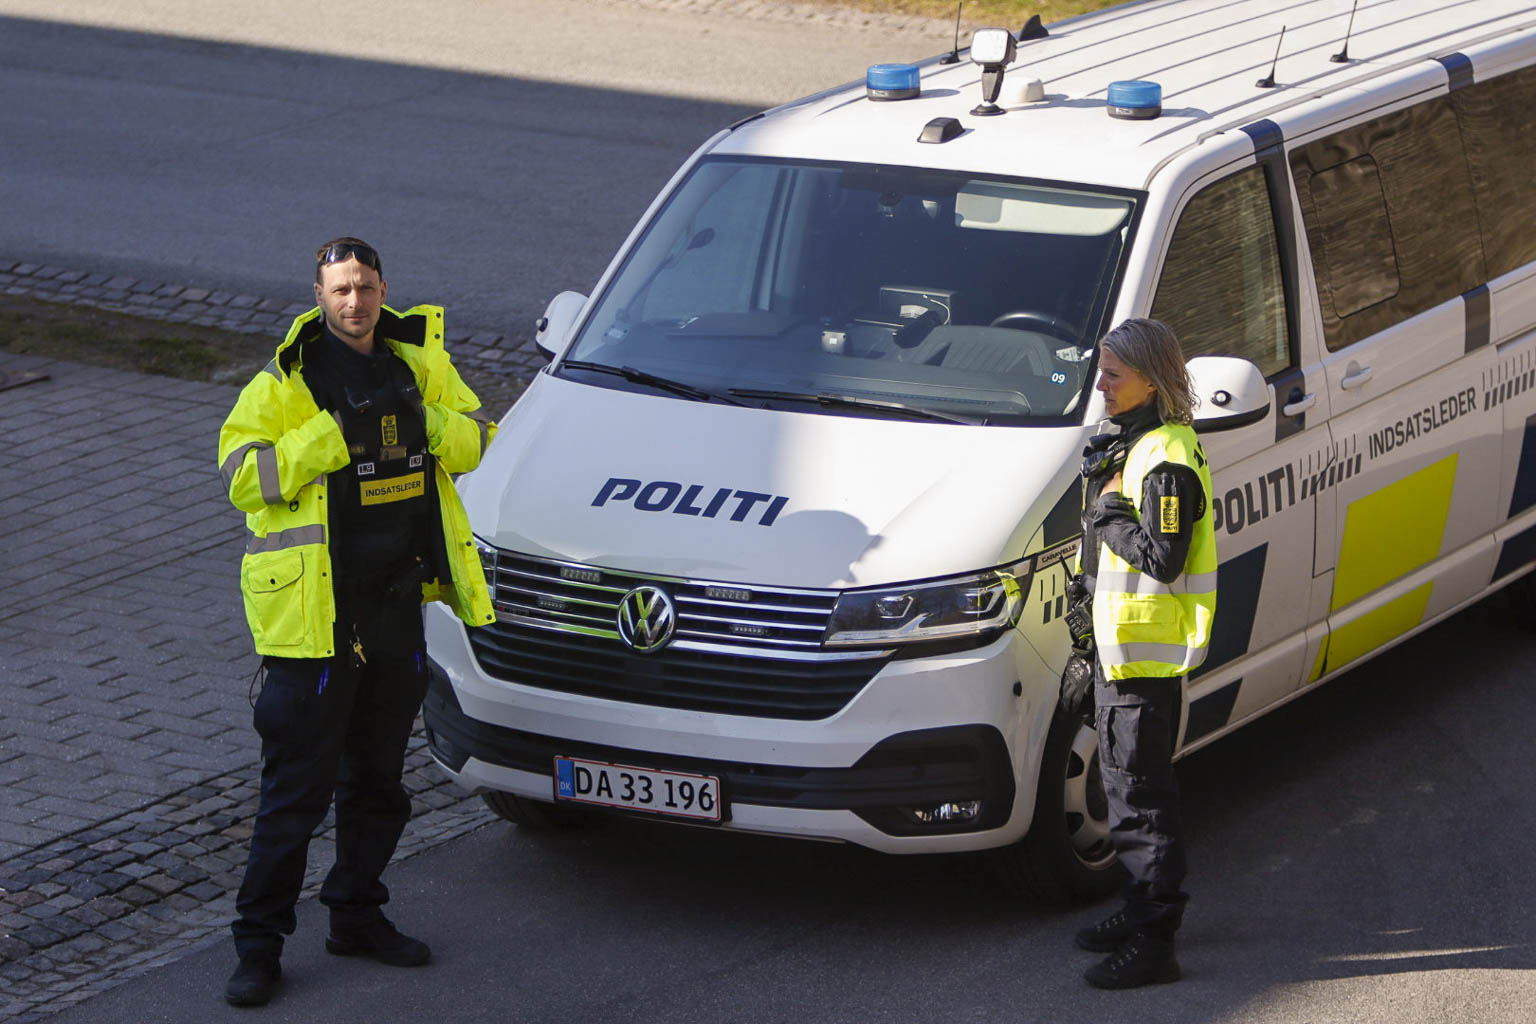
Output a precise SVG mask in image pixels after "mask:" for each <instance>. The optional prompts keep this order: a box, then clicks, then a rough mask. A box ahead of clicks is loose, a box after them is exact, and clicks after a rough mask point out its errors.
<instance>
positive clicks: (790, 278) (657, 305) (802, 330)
mask: <svg viewBox="0 0 1536 1024" xmlns="http://www.w3.org/2000/svg"><path fill="white" fill-rule="evenodd" d="M1135 209H1136V198H1135V196H1134V195H1132V194H1129V193H1114V192H1110V191H1106V190H1089V189H1086V188H1072V187H1062V186H1059V185H1054V184H1052V185H1046V184H1037V183H1031V182H1026V181H1019V180H1008V179H990V178H978V177H976V176H975V175H969V174H963V173H956V172H949V171H932V170H923V169H916V168H908V167H887V166H875V165H861V164H846V165H837V164H822V163H817V164H811V163H788V162H784V161H768V160H753V159H741V158H716V159H707V160H704V161H701V162H700V163H699V164H698V165H697V166H696V167H695V168H694V169H693V171H692V172H691V173H690V175H689V176H688V178H687V179H686V181H685V182H684V183H683V184H682V185H681V186H680V187H679V188H678V189H677V190H676V191H675V192H674V193H673V194H672V196H671V197H670V198H669V199H668V201H667V203H666V205H665V207H664V208H663V209H662V210H661V212H660V213H659V214H658V215H657V216H656V217H655V218H654V219H653V220H652V222H651V223H650V225H649V226H648V228H647V229H646V231H645V234H644V235H643V237H642V238H641V239H640V240H639V242H638V244H637V245H636V246H635V247H634V249H633V250H631V252H630V254H629V256H628V258H627V259H626V260H625V262H624V264H623V266H622V267H621V268H620V269H619V272H618V273H617V274H616V275H615V277H614V278H613V280H612V282H611V284H610V285H609V287H608V288H607V290H606V291H605V292H604V293H603V294H602V296H601V297H600V299H599V301H598V303H597V305H596V307H595V308H594V310H593V313H592V315H591V316H590V317H589V318H588V320H587V321H586V324H585V325H584V326H583V328H582V330H581V333H580V335H579V336H578V337H577V338H576V340H575V342H574V344H573V345H572V346H571V348H570V349H569V350H568V352H567V355H566V357H565V359H564V361H563V362H562V363H561V365H560V367H559V368H558V370H557V372H558V373H560V374H561V375H562V376H567V375H568V376H572V377H576V378H579V379H582V380H584V381H589V382H590V383H593V384H598V385H602V386H609V387H620V388H632V389H639V390H652V389H659V390H661V391H663V392H665V393H668V394H673V395H677V396H679V397H686V398H693V399H699V400H706V401H707V400H718V401H727V402H733V403H738V404H744V405H762V406H769V407H774V408H796V409H805V410H808V411H812V412H821V413H827V414H831V415H852V416H861V415H876V416H887V415H889V416H906V417H913V418H923V419H934V420H945V421H954V422H960V423H988V424H1019V425H1023V424H1041V423H1042V422H1043V421H1056V422H1061V421H1062V420H1063V419H1071V420H1073V421H1075V420H1076V419H1077V418H1078V416H1077V412H1076V410H1077V408H1078V406H1079V404H1080V402H1081V399H1082V396H1083V395H1084V394H1085V392H1086V387H1087V384H1088V379H1087V377H1088V373H1089V367H1090V365H1091V356H1092V346H1093V343H1094V341H1095V339H1096V338H1097V336H1098V334H1099V333H1100V331H1101V329H1102V326H1103V325H1102V320H1103V318H1104V316H1105V311H1106V308H1107V307H1108V304H1109V301H1110V298H1111V295H1112V292H1113V289H1114V286H1115V283H1116V281H1117V279H1118V275H1119V273H1120V269H1121V261H1122V257H1123V255H1124V253H1125V251H1126V247H1127V244H1128V242H1129V233H1130V228H1131V224H1132V221H1133V215H1134V213H1135Z"/></svg>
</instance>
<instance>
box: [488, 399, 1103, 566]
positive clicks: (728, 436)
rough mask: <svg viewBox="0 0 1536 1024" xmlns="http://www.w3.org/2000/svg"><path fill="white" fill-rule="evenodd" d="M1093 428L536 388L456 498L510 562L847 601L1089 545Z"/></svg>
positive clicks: (513, 413)
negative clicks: (1085, 497)
mask: <svg viewBox="0 0 1536 1024" xmlns="http://www.w3.org/2000/svg"><path fill="white" fill-rule="evenodd" d="M1083 435H1084V430H1083V428H1081V427H970V426H959V425H953V424H947V423H931V422H922V421H916V422H913V421H905V420H893V419H874V418H867V417H853V416H841V415H824V414H818V413H809V412H785V411H780V410H769V409H752V408H744V407H736V406H727V405H720V404H712V403H703V402H694V401H688V400H684V399H674V398H670V397H661V396H656V395H644V394H636V393H632V392H627V391H619V390H614V389H610V388H603V387H596V386H593V385H589V384H582V383H577V382H575V381H569V380H563V379H561V378H558V377H554V376H551V375H549V374H543V373H541V374H539V375H537V376H536V377H535V379H534V381H533V383H532V384H531V385H530V387H529V389H528V391H527V392H526V393H525V394H524V396H523V398H522V399H521V400H520V401H519V402H518V403H517V405H516V406H514V407H513V409H512V411H511V412H509V413H508V414H507V416H506V418H505V419H504V420H503V421H502V423H501V429H500V432H499V433H498V435H497V437H496V440H495V441H494V442H493V443H492V445H491V446H490V448H489V449H488V450H487V452H486V454H485V458H484V459H483V460H482V462H481V465H480V468H479V469H477V470H475V471H474V472H473V473H470V474H468V475H466V476H465V477H463V478H462V479H461V480H460V482H459V491H460V494H461V496H462V497H463V499H464V505H465V508H466V510H467V511H468V513H469V518H470V523H471V525H472V526H473V528H474V531H475V533H476V535H477V536H479V537H481V538H483V539H484V540H487V541H489V542H490V543H492V544H494V545H495V546H497V547H499V548H503V549H506V550H510V551H517V552H522V553H524V554H529V555H537V556H542V557H545V558H553V559H557V560H561V561H569V562H580V563H584V564H590V565H598V566H604V567H607V568H612V569H623V570H630V571H634V572H640V573H647V574H656V575H663V576H674V577H686V578H691V579H701V580H714V581H720V582H733V583H742V584H750V585H757V586H781V587H804V588H808V589H843V588H848V587H862V586H876V585H883V584H888V583H896V582H902V581H906V580H915V579H926V578H929V577H934V576H946V575H950V574H953V573H961V572H968V571H971V570H974V569H981V568H986V567H989V566H993V565H999V564H1002V563H1004V562H1007V561H1011V560H1013V559H1015V558H1017V557H1019V556H1021V555H1023V554H1026V553H1028V552H1031V551H1034V550H1037V549H1039V548H1041V547H1044V546H1046V545H1048V544H1054V543H1056V542H1057V541H1060V540H1064V539H1067V538H1069V537H1071V536H1073V535H1075V534H1076V533H1077V532H1078V521H1077V513H1078V507H1079V506H1078V503H1079V500H1080V499H1079V496H1078V495H1079V489H1078V459H1079V454H1078V453H1079V451H1080V449H1081V446H1082V443H1083V441H1082V439H1083Z"/></svg>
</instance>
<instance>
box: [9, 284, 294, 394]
mask: <svg viewBox="0 0 1536 1024" xmlns="http://www.w3.org/2000/svg"><path fill="white" fill-rule="evenodd" d="M280 333H281V330H280V329H279V328H274V329H273V331H272V332H271V333H270V334H241V333H240V332H238V331H225V330H220V329H218V328H215V327H199V326H197V325H194V324H173V323H165V322H163V321H159V320H147V319H144V318H142V317H136V316H129V315H127V314H125V313H112V312H108V311H107V310H101V309H92V308H90V307H88V306H67V305H60V304H57V303H52V302H43V301H40V300H38V299H30V298H26V297H23V296H12V295H5V296H0V351H4V352H14V353H17V354H19V355H31V356H41V357H43V358H45V359H59V360H63V361H65V362H71V363H89V364H91V365H93V366H106V367H110V368H111V369H114V370H132V371H135V372H138V373H153V374H158V375H160V376H163V377H177V378H179V379H181V380H195V381H220V382H237V381H242V380H245V379H248V378H249V377H250V376H251V375H252V374H254V373H256V372H257V371H258V370H260V369H261V368H262V367H263V366H265V365H266V364H267V362H268V360H270V359H271V358H272V353H273V351H275V350H276V348H277V343H278V341H280V340H281V339H280V338H279V336H278V335H279V334H280Z"/></svg>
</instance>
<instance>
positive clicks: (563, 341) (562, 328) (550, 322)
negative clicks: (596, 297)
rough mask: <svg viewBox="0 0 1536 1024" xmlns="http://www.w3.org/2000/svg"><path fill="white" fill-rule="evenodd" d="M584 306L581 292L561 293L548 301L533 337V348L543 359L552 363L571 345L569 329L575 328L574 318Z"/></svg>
mask: <svg viewBox="0 0 1536 1024" xmlns="http://www.w3.org/2000/svg"><path fill="white" fill-rule="evenodd" d="M586 304H587V297H586V296H585V295H583V294H581V292H561V293H560V294H559V295H556V296H555V297H554V298H552V299H550V300H549V305H548V306H545V307H544V315H543V316H541V317H539V319H538V323H537V328H538V329H537V331H536V332H535V334H534V336H533V345H534V347H535V348H537V349H538V350H539V351H540V352H541V353H543V355H544V358H545V359H549V360H551V361H553V360H555V359H558V358H559V357H560V356H562V355H564V354H565V348H566V346H567V345H569V344H570V343H571V328H572V327H575V326H576V318H577V317H578V316H580V315H581V309H582V307H583V306H585V305H586Z"/></svg>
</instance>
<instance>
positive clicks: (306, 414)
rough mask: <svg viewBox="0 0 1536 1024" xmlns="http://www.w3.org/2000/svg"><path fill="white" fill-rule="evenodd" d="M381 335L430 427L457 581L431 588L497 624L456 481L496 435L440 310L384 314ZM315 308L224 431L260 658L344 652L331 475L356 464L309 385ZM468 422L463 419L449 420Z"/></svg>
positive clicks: (469, 614)
mask: <svg viewBox="0 0 1536 1024" xmlns="http://www.w3.org/2000/svg"><path fill="white" fill-rule="evenodd" d="M384 310H385V311H384V315H383V316H381V318H380V320H379V326H378V328H377V329H376V330H377V334H376V337H377V338H378V339H380V340H382V341H383V342H384V343H386V344H388V345H389V347H390V349H391V350H392V351H393V352H394V353H395V354H396V355H398V356H399V357H400V358H401V359H402V360H404V361H405V364H406V365H407V366H409V367H410V369H411V373H412V375H413V376H414V377H415V378H416V386H417V387H418V389H420V391H421V397H422V402H423V403H424V411H425V413H426V419H427V447H428V450H429V451H430V452H431V453H432V455H433V456H434V459H433V461H434V463H435V466H436V469H435V471H434V472H435V475H436V481H437V495H438V507H439V511H440V513H441V516H442V524H443V542H444V545H445V547H446V549H447V554H448V570H449V575H450V576H451V577H452V578H451V579H434V580H430V581H428V582H426V583H424V584H423V585H422V601H423V602H426V601H442V602H443V603H445V604H447V605H448V607H450V608H452V609H453V610H454V612H455V613H456V614H457V615H458V616H459V618H461V619H463V620H464V621H465V622H467V623H469V624H470V625H472V626H478V625H485V624H486V623H488V622H493V621H495V618H496V615H495V612H494V611H493V610H492V608H491V599H490V593H489V590H488V588H487V586H486V582H485V571H484V569H483V568H482V567H481V564H480V556H479V553H478V552H477V551H476V549H475V541H474V535H473V534H472V533H471V532H470V527H469V517H468V516H467V515H465V513H464V506H463V505H462V504H461V503H460V502H459V495H458V491H456V490H455V489H454V486H453V480H452V478H451V477H450V476H449V474H450V473H464V472H467V471H469V470H471V469H474V468H475V467H476V466H477V465H479V464H480V457H481V455H482V454H483V453H484V452H485V448H486V446H487V445H488V444H489V443H490V440H491V438H492V437H493V436H494V435H495V429H496V428H495V426H494V425H493V424H491V423H489V422H487V421H484V420H483V419H480V418H477V417H473V416H471V415H470V414H471V413H474V412H475V411H476V410H478V409H479V408H480V400H479V399H478V398H477V397H475V393H474V392H473V391H472V390H470V388H469V387H468V386H467V385H466V384H465V383H464V381H463V380H462V379H461V378H460V377H459V374H458V371H456V370H455V369H454V368H453V363H452V362H451V361H450V360H449V358H448V353H447V351H446V350H445V349H444V348H443V311H442V308H441V307H438V306H416V307H414V308H412V309H409V310H407V311H406V312H404V313H396V312H395V311H394V310H392V309H390V308H389V307H387V306H386V307H385V308H384ZM321 327H322V321H321V312H320V310H319V309H318V308H316V309H312V310H310V311H309V312H307V313H304V314H302V315H301V316H299V317H298V318H297V319H295V320H294V322H293V326H292V327H291V328H290V329H289V331H288V336H287V338H285V339H284V341H283V343H282V344H281V345H279V346H278V348H277V354H276V355H275V356H273V358H272V362H270V363H269V364H267V368H266V369H265V370H263V371H262V372H261V373H258V374H257V375H256V377H255V378H254V379H253V380H252V381H251V382H250V383H249V384H247V385H246V386H245V389H244V390H243V391H241V392H240V397H239V399H237V400H236V402H235V407H234V409H232V410H231V411H230V414H229V417H228V418H227V419H226V420H225V421H224V426H223V428H222V429H221V430H220V431H219V468H220V471H221V473H222V475H223V478H224V486H225V489H226V490H227V492H228V494H229V500H230V501H231V502H232V503H233V504H234V506H235V507H236V508H238V509H240V510H241V511H243V512H245V513H246V527H247V529H248V530H249V531H250V536H249V539H248V542H247V544H246V549H245V557H244V559H243V560H242V561H241V565H240V592H241V595H242V596H243V597H244V599H245V617H246V623H247V624H248V625H249V626H250V629H251V638H252V640H253V641H254V642H255V646H256V651H257V653H259V654H273V655H279V656H281V657H286V658H328V657H331V656H332V655H333V654H334V653H335V644H334V642H333V632H332V627H333V624H334V622H335V619H336V598H335V593H334V590H333V588H332V583H331V580H332V575H331V552H330V538H329V537H328V536H327V532H328V519H327V514H326V503H325V502H326V490H327V486H326V477H327V476H328V475H329V474H330V473H333V472H336V471H337V470H340V469H344V468H346V467H347V466H348V465H350V463H351V456H350V454H349V453H348V451H347V444H346V441H345V440H344V439H343V437H342V432H341V428H340V426H339V425H338V423H337V420H336V419H335V418H334V417H333V416H332V415H331V414H330V413H327V412H321V411H320V408H319V406H317V405H316V404H315V399H314V396H313V395H311V394H310V391H309V387H308V385H307V384H305V383H304V367H303V362H302V360H301V359H300V358H299V356H300V353H301V349H300V342H301V341H307V340H309V339H311V338H317V337H318V335H319V333H320V330H321ZM453 413H462V414H463V415H452V414H453Z"/></svg>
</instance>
